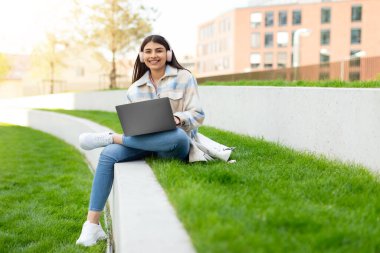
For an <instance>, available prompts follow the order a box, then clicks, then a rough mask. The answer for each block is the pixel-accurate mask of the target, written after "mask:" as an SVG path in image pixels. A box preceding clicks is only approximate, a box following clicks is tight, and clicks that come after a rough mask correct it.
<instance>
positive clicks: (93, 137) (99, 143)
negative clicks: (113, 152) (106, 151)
mask: <svg viewBox="0 0 380 253" xmlns="http://www.w3.org/2000/svg"><path fill="white" fill-rule="evenodd" d="M112 143H113V140H112V133H110V132H104V133H83V134H81V135H79V145H80V147H81V148H83V149H85V150H91V149H94V148H100V147H104V146H107V145H109V144H112Z"/></svg>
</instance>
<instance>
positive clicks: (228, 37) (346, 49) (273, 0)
mask: <svg viewBox="0 0 380 253" xmlns="http://www.w3.org/2000/svg"><path fill="white" fill-rule="evenodd" d="M378 10H380V1H379V0H330V1H326V0H282V1H281V0H269V1H268V0H266V1H262V3H261V4H257V2H256V5H255V6H252V7H246V8H237V9H234V10H231V11H228V12H226V13H224V14H221V15H220V16H218V17H216V18H215V19H213V20H210V21H209V22H207V23H204V24H202V25H200V26H199V27H198V40H197V58H196V73H197V74H198V76H212V75H221V74H229V73H241V72H250V71H263V70H270V69H278V68H288V67H292V66H294V65H296V64H297V65H300V66H305V65H313V64H328V62H339V61H343V60H347V59H350V58H351V59H352V58H357V61H358V62H359V61H360V60H359V57H362V56H366V57H372V56H380V46H379V45H380V29H378V27H377V24H380V22H379V21H378V17H377V15H378ZM301 29H303V30H307V31H308V33H304V34H303V36H300V37H299V43H297V39H296V40H294V39H295V38H294V37H298V36H297V35H296V36H295V34H298V33H299V32H297V33H296V31H297V30H301ZM301 35H302V34H301ZM293 42H296V45H293V44H294V43H293ZM295 61H296V62H295ZM356 64H358V63H356Z"/></svg>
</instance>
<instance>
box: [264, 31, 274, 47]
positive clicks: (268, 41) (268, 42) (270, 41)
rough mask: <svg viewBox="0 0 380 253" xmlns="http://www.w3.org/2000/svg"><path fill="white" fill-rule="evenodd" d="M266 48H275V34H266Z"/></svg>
mask: <svg viewBox="0 0 380 253" xmlns="http://www.w3.org/2000/svg"><path fill="white" fill-rule="evenodd" d="M265 47H273V33H265Z"/></svg>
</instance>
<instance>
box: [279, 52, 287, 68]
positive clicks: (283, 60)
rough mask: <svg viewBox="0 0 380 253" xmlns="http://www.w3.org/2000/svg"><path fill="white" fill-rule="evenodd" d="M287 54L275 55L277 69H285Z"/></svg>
mask: <svg viewBox="0 0 380 253" xmlns="http://www.w3.org/2000/svg"><path fill="white" fill-rule="evenodd" d="M287 60H288V59H287V54H286V52H278V54H277V67H278V68H286V62H287Z"/></svg>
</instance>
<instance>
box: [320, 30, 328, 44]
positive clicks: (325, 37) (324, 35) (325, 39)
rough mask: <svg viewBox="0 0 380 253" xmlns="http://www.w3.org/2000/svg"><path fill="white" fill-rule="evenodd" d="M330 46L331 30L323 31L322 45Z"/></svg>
mask: <svg viewBox="0 0 380 253" xmlns="http://www.w3.org/2000/svg"><path fill="white" fill-rule="evenodd" d="M329 44H330V30H321V45H329Z"/></svg>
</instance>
